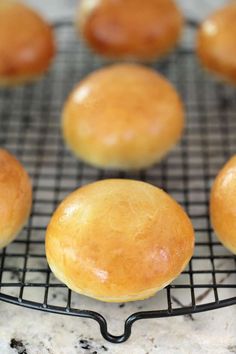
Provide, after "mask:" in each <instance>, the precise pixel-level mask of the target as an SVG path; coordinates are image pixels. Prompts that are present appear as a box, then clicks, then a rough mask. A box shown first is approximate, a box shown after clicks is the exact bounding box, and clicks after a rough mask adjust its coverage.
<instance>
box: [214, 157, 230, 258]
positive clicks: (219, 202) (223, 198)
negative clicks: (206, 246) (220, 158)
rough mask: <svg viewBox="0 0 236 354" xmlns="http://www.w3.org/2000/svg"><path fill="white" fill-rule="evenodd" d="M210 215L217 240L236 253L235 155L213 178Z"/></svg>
mask: <svg viewBox="0 0 236 354" xmlns="http://www.w3.org/2000/svg"><path fill="white" fill-rule="evenodd" d="M210 215H211V222H212V225H213V228H214V230H215V232H216V234H217V236H218V238H219V240H220V241H221V242H222V243H223V244H224V246H225V247H226V248H228V249H229V250H231V251H232V252H233V253H235V254H236V155H235V156H233V157H232V158H231V159H230V160H229V161H228V162H227V163H226V164H225V166H224V167H223V168H222V169H221V171H220V172H219V174H218V176H217V177H216V179H215V182H214V184H213V187H212V191H211V199H210Z"/></svg>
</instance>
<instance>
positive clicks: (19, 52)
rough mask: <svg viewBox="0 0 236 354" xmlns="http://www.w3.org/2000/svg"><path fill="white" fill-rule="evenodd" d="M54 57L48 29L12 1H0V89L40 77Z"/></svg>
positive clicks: (51, 36)
mask: <svg viewBox="0 0 236 354" xmlns="http://www.w3.org/2000/svg"><path fill="white" fill-rule="evenodd" d="M54 54H55V43H54V36H53V32H52V29H51V27H50V26H49V24H48V23H47V22H45V21H44V20H43V19H42V18H41V17H40V16H39V15H38V14H37V13H36V12H35V11H34V10H32V9H30V8H29V7H27V6H26V5H24V4H23V3H22V2H18V1H15V0H1V1H0V85H14V84H21V83H24V82H26V81H31V80H33V79H35V78H37V77H38V76H40V75H42V74H43V73H44V72H45V71H46V70H47V69H48V67H49V65H50V63H51V61H52V59H53V57H54Z"/></svg>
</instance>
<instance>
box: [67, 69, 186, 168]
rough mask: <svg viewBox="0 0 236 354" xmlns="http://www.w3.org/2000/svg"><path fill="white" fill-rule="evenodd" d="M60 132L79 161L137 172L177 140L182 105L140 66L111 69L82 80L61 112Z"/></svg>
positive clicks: (168, 88) (171, 90) (164, 84)
mask: <svg viewBox="0 0 236 354" xmlns="http://www.w3.org/2000/svg"><path fill="white" fill-rule="evenodd" d="M62 124H63V134H64V137H65V140H66V142H67V144H68V146H69V147H70V148H71V150H72V151H73V152H74V153H75V154H76V155H77V156H79V157H81V158H82V159H84V160H85V161H87V162H89V163H91V164H93V165H95V166H99V167H102V168H103V167H105V168H112V169H119V168H120V169H137V168H142V167H146V166H149V165H151V164H153V163H154V162H156V161H158V160H160V158H162V157H163V156H164V155H165V154H166V153H167V152H168V151H169V150H170V148H171V147H172V146H173V145H175V144H176V142H177V141H178V140H179V138H180V136H181V133H182V130H183V126H184V112H183V107H182V103H181V101H180V98H179V96H178V95H177V92H176V91H175V89H174V88H173V87H172V86H171V84H170V83H169V82H168V81H167V80H166V79H165V78H164V77H162V76H161V75H159V74H157V73H156V72H155V71H154V70H151V69H148V68H146V67H144V66H140V65H128V64H123V65H114V66H111V67H108V68H105V69H100V70H98V71H96V72H94V73H93V74H91V75H89V76H88V77H87V78H86V79H84V80H83V81H82V82H81V83H80V84H79V85H78V86H77V87H76V88H75V90H74V91H73V92H72V94H71V95H70V97H69V99H68V101H67V102H66V105H65V108H64V112H63V122H62Z"/></svg>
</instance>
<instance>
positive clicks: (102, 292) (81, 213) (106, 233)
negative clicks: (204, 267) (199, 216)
mask: <svg viewBox="0 0 236 354" xmlns="http://www.w3.org/2000/svg"><path fill="white" fill-rule="evenodd" d="M193 247H194V232H193V227H192V225H191V222H190V220H189V218H188V216H187V215H186V214H185V212H184V211H183V209H182V208H181V207H180V206H179V205H178V204H177V203H176V202H175V201H174V200H173V199H172V198H171V197H170V196H169V195H168V194H166V193H165V192H163V191H162V190H161V189H159V188H156V187H154V186H152V185H150V184H147V183H144V182H139V181H133V180H124V179H112V180H103V181H99V182H95V183H92V184H89V185H87V186H85V187H82V188H80V189H78V190H76V191H75V192H73V193H72V194H70V195H69V196H68V197H67V198H66V199H65V200H64V201H63V202H62V203H61V205H60V206H59V207H58V209H57V210H56V212H55V213H54V215H53V217H52V219H51V221H50V224H49V226H48V228H47V233H46V255H47V260H48V263H49V266H50V268H51V270H52V271H53V272H54V274H55V276H56V277H57V278H58V279H60V280H61V281H62V282H63V283H65V284H66V285H67V286H68V287H69V288H70V289H72V290H74V291H76V292H78V293H80V294H83V295H86V296H90V297H93V298H96V299H98V300H102V301H106V302H124V301H125V302H126V301H135V300H142V299H145V298H148V297H150V296H152V295H154V294H155V293H156V292H157V291H158V290H160V289H162V288H164V287H165V286H166V285H168V284H169V283H170V282H171V281H172V280H173V279H175V278H176V277H177V276H178V275H179V274H180V273H181V272H182V271H183V269H184V268H185V267H186V265H187V263H188V262H189V260H190V258H191V256H192V254H193Z"/></svg>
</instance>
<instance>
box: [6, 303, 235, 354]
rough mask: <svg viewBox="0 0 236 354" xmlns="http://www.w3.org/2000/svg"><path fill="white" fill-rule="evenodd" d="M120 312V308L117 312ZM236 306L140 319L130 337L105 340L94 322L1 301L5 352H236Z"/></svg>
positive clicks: (62, 353)
mask: <svg viewBox="0 0 236 354" xmlns="http://www.w3.org/2000/svg"><path fill="white" fill-rule="evenodd" d="M114 315H116V311H114ZM235 318H236V307H235V306H234V307H230V308H225V309H221V310H217V311H212V312H205V313H202V314H198V315H194V316H185V317H176V318H169V319H165V318H163V319H156V320H146V321H141V322H137V323H136V324H135V325H134V328H133V333H132V336H131V338H130V340H129V341H128V342H126V343H123V344H119V345H115V344H110V343H108V342H106V341H104V340H103V338H102V337H101V334H100V331H99V328H98V325H97V324H96V323H95V322H93V321H91V320H84V319H80V318H72V317H63V316H60V315H53V314H46V313H41V312H36V311H33V310H28V309H24V308H19V307H16V306H11V305H7V304H4V303H1V304H0V353H1V354H106V353H107V354H108V353H109V354H126V353H131V354H154V353H155V354H159V353H160V354H167V353H168V354H200V353H203V354H207V353H209V354H212V353H214V354H232V353H236V336H235V333H236V321H235Z"/></svg>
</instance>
